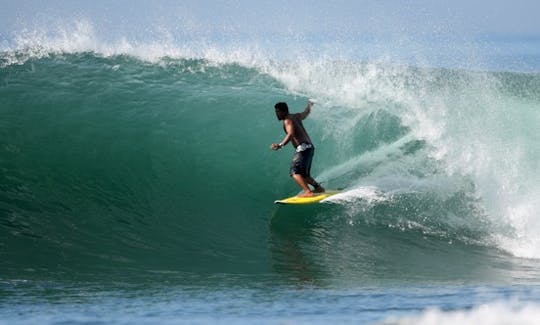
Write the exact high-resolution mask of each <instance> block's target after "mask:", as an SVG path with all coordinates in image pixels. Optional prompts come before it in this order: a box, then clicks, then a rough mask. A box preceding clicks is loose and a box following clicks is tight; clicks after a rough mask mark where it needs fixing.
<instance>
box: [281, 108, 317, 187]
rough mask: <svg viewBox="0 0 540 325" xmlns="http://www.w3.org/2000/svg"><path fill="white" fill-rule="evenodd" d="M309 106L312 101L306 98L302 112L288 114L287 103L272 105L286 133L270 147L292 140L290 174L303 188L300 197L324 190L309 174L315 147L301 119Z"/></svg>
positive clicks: (309, 109)
mask: <svg viewBox="0 0 540 325" xmlns="http://www.w3.org/2000/svg"><path fill="white" fill-rule="evenodd" d="M311 106H313V102H312V101H310V100H308V102H307V107H306V109H305V110H304V111H303V112H302V113H295V114H289V106H287V103H283V102H280V103H277V104H276V105H275V106H274V108H275V110H276V116H277V119H278V120H279V121H283V130H284V131H285V133H286V135H285V138H284V139H283V141H281V142H280V143H272V145H271V146H270V148H271V149H272V150H279V149H281V148H283V147H284V146H286V145H287V144H288V143H289V142H291V141H292V144H293V146H294V148H295V150H294V155H293V158H292V162H291V169H290V175H291V177H292V178H293V179H294V180H295V181H296V183H298V185H300V187H301V188H302V189H303V190H304V192H303V193H301V194H299V195H298V196H300V197H310V196H313V193H322V192H324V188H323V187H322V186H321V185H320V184H319V183H317V182H316V181H315V180H314V179H313V178H312V177H311V175H310V171H311V160H312V159H313V153H314V151H315V147H314V146H313V143H312V142H311V139H310V138H309V135H308V134H307V132H306V129H305V128H304V125H303V124H302V120H303V119H305V118H306V117H307V116H308V115H309V113H310V111H311ZM308 184H309V185H311V186H313V191H312V190H311V189H310V188H309V186H308Z"/></svg>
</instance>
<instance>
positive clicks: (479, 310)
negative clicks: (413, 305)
mask: <svg viewBox="0 0 540 325" xmlns="http://www.w3.org/2000/svg"><path fill="white" fill-rule="evenodd" d="M539 319H540V305H538V304H535V303H514V302H494V303H487V304H482V305H479V306H476V307H474V308H472V309H470V310H453V311H444V310H441V309H439V308H431V309H427V310H425V311H424V312H422V313H421V314H420V315H417V316H404V317H391V318H389V319H387V320H385V321H384V322H382V323H381V324H384V325H390V324H392V325H394V324H395V325H413V324H414V325H447V324H448V325H455V324H460V325H468V324H471V325H477V324H483V325H529V324H537V323H538V320H539Z"/></svg>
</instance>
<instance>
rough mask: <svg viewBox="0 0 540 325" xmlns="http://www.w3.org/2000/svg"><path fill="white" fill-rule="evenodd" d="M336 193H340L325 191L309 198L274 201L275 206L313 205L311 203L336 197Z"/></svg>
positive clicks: (337, 191)
mask: <svg viewBox="0 0 540 325" xmlns="http://www.w3.org/2000/svg"><path fill="white" fill-rule="evenodd" d="M338 193H341V191H339V190H327V191H326V192H324V193H315V195H313V196H310V197H298V196H291V197H288V198H285V199H281V200H275V201H274V203H275V204H313V203H319V202H321V201H322V200H324V199H326V198H329V197H331V196H332V195H336V194H338Z"/></svg>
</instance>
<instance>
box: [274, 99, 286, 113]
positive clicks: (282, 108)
mask: <svg viewBox="0 0 540 325" xmlns="http://www.w3.org/2000/svg"><path fill="white" fill-rule="evenodd" d="M274 108H275V109H277V110H278V111H280V112H284V113H287V114H289V106H287V103H284V102H279V103H277V104H276V105H274Z"/></svg>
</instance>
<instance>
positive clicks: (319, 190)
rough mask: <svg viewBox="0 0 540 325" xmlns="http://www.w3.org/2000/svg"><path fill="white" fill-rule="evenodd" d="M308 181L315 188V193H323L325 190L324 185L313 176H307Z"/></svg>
mask: <svg viewBox="0 0 540 325" xmlns="http://www.w3.org/2000/svg"><path fill="white" fill-rule="evenodd" d="M305 180H306V182H307V183H308V184H309V185H311V186H313V188H314V190H313V192H314V193H323V192H324V187H322V186H321V184H319V183H317V181H315V180H314V179H313V178H312V177H311V176H307V177H306V178H305Z"/></svg>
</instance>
